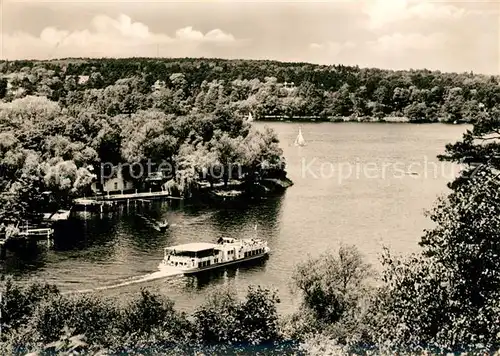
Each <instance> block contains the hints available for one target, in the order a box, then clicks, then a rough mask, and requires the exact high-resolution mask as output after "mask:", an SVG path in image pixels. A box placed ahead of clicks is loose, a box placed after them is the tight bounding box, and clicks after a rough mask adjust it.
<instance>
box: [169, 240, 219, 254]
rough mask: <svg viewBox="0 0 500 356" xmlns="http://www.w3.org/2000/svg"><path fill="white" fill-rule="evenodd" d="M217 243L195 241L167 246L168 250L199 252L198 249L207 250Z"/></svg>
mask: <svg viewBox="0 0 500 356" xmlns="http://www.w3.org/2000/svg"><path fill="white" fill-rule="evenodd" d="M217 246H219V245H217V244H212V243H208V242H193V243H189V244H184V245H177V246H170V247H167V248H166V249H167V250H176V251H186V252H197V251H205V250H210V249H213V248H216V247H217Z"/></svg>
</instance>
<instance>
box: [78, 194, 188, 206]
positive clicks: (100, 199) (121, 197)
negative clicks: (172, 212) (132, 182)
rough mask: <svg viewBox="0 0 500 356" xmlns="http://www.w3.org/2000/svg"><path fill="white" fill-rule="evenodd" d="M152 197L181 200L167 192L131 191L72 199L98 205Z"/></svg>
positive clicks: (83, 203) (151, 198)
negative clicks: (129, 192) (128, 192)
mask: <svg viewBox="0 0 500 356" xmlns="http://www.w3.org/2000/svg"><path fill="white" fill-rule="evenodd" d="M153 199H172V200H183V199H184V198H181V197H173V196H171V195H170V194H169V193H168V192H165V191H161V192H142V193H131V194H108V195H102V196H95V197H89V198H78V199H75V200H74V203H75V204H76V205H83V206H88V205H99V204H103V203H110V202H123V201H127V200H129V201H130V200H141V201H144V200H153Z"/></svg>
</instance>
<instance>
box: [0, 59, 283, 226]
mask: <svg viewBox="0 0 500 356" xmlns="http://www.w3.org/2000/svg"><path fill="white" fill-rule="evenodd" d="M58 73H59V74H60V73H62V72H61V71H60V70H59V71H57V70H54V69H47V68H45V67H36V68H31V69H30V68H22V69H21V70H20V72H15V73H13V74H14V76H12V78H11V79H10V83H11V84H10V85H12V86H14V87H16V86H17V85H19V88H21V89H19V88H18V89H12V87H9V89H8V90H7V93H8V94H7V96H9V95H10V97H7V98H4V100H3V102H0V136H2V137H1V138H2V140H1V142H2V143H1V144H0V145H1V147H0V165H1V167H2V173H3V174H2V177H1V178H0V188H1V191H2V193H1V194H0V201H1V202H2V209H1V211H0V219H1V220H2V221H10V222H15V221H18V220H19V219H21V218H23V217H34V216H38V215H39V214H40V213H41V211H40V210H41V209H42V208H43V206H44V205H43V204H41V200H40V199H41V197H42V195H41V193H42V192H44V191H50V192H52V193H53V194H52V196H53V197H54V198H55V201H56V204H55V206H56V207H57V206H64V205H69V204H70V202H71V200H72V198H74V197H77V196H81V195H83V194H88V193H90V190H89V189H90V184H91V183H92V182H93V181H95V180H96V179H97V181H100V178H101V177H104V176H108V174H109V172H107V171H104V170H102V169H101V168H103V167H104V168H106V169H110V168H111V166H112V165H122V166H123V167H126V168H125V172H124V174H125V175H127V177H128V178H129V179H131V180H133V181H134V182H135V186H136V187H142V186H143V183H144V181H145V179H147V178H148V177H147V173H149V172H145V169H146V167H148V169H151V170H153V171H155V170H157V169H160V168H161V167H163V168H164V173H165V179H170V180H172V181H173V182H174V183H175V185H176V187H177V188H178V189H177V190H178V191H180V192H181V194H182V193H192V191H193V190H194V189H196V187H197V183H198V182H200V181H203V180H207V181H208V182H209V183H210V185H214V183H217V182H219V181H220V182H223V183H224V186H228V183H229V181H230V179H238V180H240V181H243V183H244V184H245V185H246V186H247V187H251V186H253V185H255V184H258V181H259V180H260V179H262V178H266V177H270V178H284V176H285V166H284V161H283V159H282V151H281V149H280V148H279V144H278V139H277V137H276V135H275V134H274V132H272V131H271V130H268V129H265V130H264V131H262V132H261V131H257V130H255V129H254V128H252V127H251V125H250V123H249V122H248V121H247V119H246V118H245V117H244V116H241V115H238V114H237V113H235V111H234V110H232V108H231V107H230V105H229V103H228V102H225V101H223V102H222V103H218V104H216V105H214V106H211V103H212V101H211V99H207V98H206V99H200V102H199V103H198V104H197V105H196V107H194V106H193V105H191V104H190V102H189V98H190V97H189V94H188V91H187V87H186V85H187V84H186V80H185V78H184V75H183V74H173V75H171V76H170V81H171V83H172V88H167V87H161V88H159V89H158V90H152V89H151V88H150V87H149V86H148V85H146V84H145V81H144V79H143V78H139V77H131V78H121V79H118V80H117V81H116V82H115V83H114V84H112V85H106V83H104V81H103V79H102V76H101V75H100V74H99V73H98V72H94V73H93V74H92V75H90V77H89V83H90V85H89V86H88V87H85V86H84V87H79V86H78V85H79V84H78V78H74V77H72V76H66V77H65V78H64V80H63V79H61V77H59V76H58V75H59V74H58ZM16 81H17V82H16ZM13 93H14V94H13ZM62 93H64V96H61V95H62ZM16 95H17V96H18V97H17V98H16ZM213 95H214V94H213V92H212V91H211V89H207V97H210V98H211V97H212V96H213ZM199 97H200V98H202V95H201V94H200V96H199ZM133 167H135V168H133ZM233 167H238V169H232V168H233ZM137 169H139V171H137ZM141 172H142V173H141Z"/></svg>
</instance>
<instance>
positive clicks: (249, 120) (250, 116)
mask: <svg viewBox="0 0 500 356" xmlns="http://www.w3.org/2000/svg"><path fill="white" fill-rule="evenodd" d="M247 121H248V122H252V121H253V116H252V113H248V119H247Z"/></svg>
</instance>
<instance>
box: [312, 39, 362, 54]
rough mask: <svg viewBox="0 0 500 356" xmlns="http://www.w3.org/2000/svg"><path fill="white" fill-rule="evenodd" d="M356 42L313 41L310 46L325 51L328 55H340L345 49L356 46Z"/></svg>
mask: <svg viewBox="0 0 500 356" xmlns="http://www.w3.org/2000/svg"><path fill="white" fill-rule="evenodd" d="M355 47H356V44H355V43H354V42H351V41H347V42H333V41H329V42H325V43H311V44H310V45H309V48H310V49H311V50H313V51H320V52H324V53H325V54H327V55H334V56H335V55H338V54H340V53H341V52H343V51H344V50H347V49H352V48H355Z"/></svg>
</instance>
